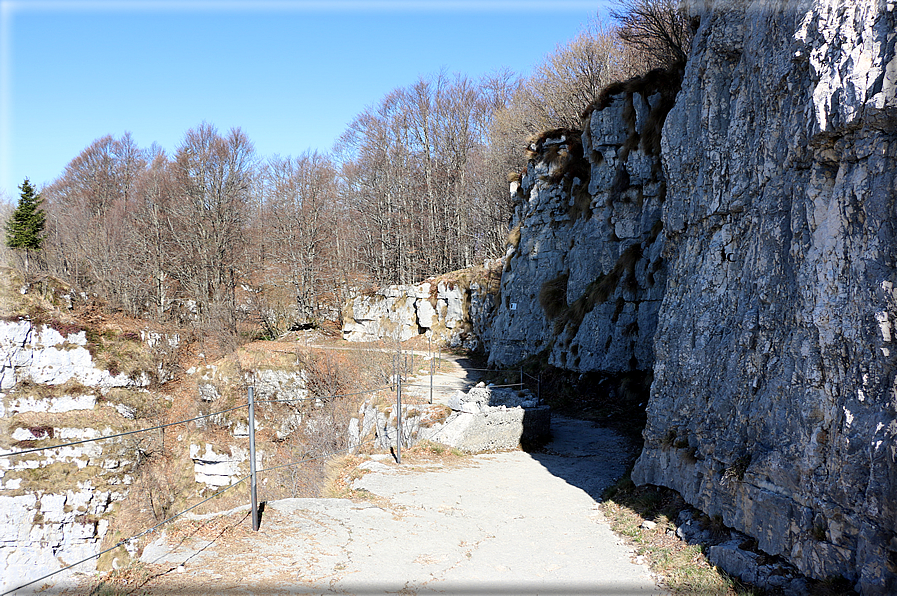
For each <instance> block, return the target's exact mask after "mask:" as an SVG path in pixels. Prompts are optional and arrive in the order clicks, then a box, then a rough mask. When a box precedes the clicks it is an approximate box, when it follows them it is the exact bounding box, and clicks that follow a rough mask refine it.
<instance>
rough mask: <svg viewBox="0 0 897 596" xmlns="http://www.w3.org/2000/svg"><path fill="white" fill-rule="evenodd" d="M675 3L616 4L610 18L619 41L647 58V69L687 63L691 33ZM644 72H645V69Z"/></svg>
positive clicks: (638, 0) (624, 0) (634, 0)
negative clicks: (616, 30)
mask: <svg viewBox="0 0 897 596" xmlns="http://www.w3.org/2000/svg"><path fill="white" fill-rule="evenodd" d="M680 4H681V2H680V1H679V0H618V8H616V9H615V10H612V11H611V13H610V14H611V17H612V18H614V19H616V21H617V22H618V23H619V25H620V29H619V35H620V38H621V39H622V40H623V41H624V42H626V43H627V44H628V45H629V46H631V47H634V48H635V49H636V50H638V51H640V52H642V53H643V54H644V55H645V56H647V58H648V61H649V66H650V68H676V67H678V66H680V65H682V64H685V61H686V60H687V59H688V52H689V50H690V49H691V41H692V38H693V37H694V30H693V28H692V22H691V19H690V18H689V16H688V15H687V14H686V13H685V11H684V10H683V9H682V8H681V6H680ZM646 70H647V69H646Z"/></svg>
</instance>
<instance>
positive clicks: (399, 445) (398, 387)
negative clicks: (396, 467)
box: [396, 374, 402, 464]
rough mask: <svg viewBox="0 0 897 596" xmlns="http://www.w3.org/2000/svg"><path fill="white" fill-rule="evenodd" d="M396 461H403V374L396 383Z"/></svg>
mask: <svg viewBox="0 0 897 596" xmlns="http://www.w3.org/2000/svg"><path fill="white" fill-rule="evenodd" d="M396 463H397V464H401V463H402V375H401V374H400V375H399V379H398V382H397V384H396Z"/></svg>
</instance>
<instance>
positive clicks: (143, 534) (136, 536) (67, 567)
mask: <svg viewBox="0 0 897 596" xmlns="http://www.w3.org/2000/svg"><path fill="white" fill-rule="evenodd" d="M248 478H249V475H248V474H247V475H246V476H243V477H242V478H240V479H239V480H237V481H236V482H234V483H233V484H230V485H228V486H226V487H224V488H223V489H221V490H219V491H218V492H216V493H215V494H214V495H212V496H210V497H207V498H205V499H203V500H202V501H200V502H199V503H196V504H195V505H192V506H190V507H188V508H187V509H184V510H183V511H181V512H180V513H176V514H175V515H172V516H171V517H169V518H168V519H165V520H162V521H160V522H159V523H157V524H156V525H155V526H153V527H151V528H148V529H146V530H144V531H143V532H140V533H139V534H134V535H133V536H130V537H128V538H125V539H124V540H119V541H118V542H116V543H115V545H114V546H110V547H109V548H107V549H105V550H102V551H100V552H98V553H95V554H92V555H90V556H89V557H85V558H83V559H81V560H80V561H78V562H77V563H72V564H71V565H68V566H66V567H63V568H61V569H57V570H56V571H53V572H51V573H48V574H46V575H44V576H42V577H38V578H37V579H33V580H31V581H29V582H28V583H25V584H22V585H20V586H18V587H16V588H13V589H12V590H8V591H6V592H3V594H0V596H6V595H7V594H12V593H13V592H16V591H18V590H21V589H22V588H27V587H28V586H30V585H32V584H36V583H37V582H39V581H43V580H45V579H49V578H51V577H53V576H54V575H57V574H59V573H62V572H63V571H68V570H69V569H72V568H73V567H77V566H78V565H81V564H82V563H86V562H87V561H90V560H92V559H97V558H99V557H102V556H103V555H105V554H106V553H108V552H111V551H113V550H115V549H117V548H118V547H120V546H122V545H125V544H127V543H129V542H131V541H132V540H136V539H138V538H142V537H143V536H146V535H147V534H152V533H153V532H155V531H156V530H158V529H159V528H160V527H162V526H164V525H165V524H167V523H170V522H172V521H174V520H176V519H177V518H179V517H180V516H182V515H184V514H185V513H187V512H189V511H192V510H193V509H196V508H197V507H199V506H200V505H202V504H204V503H207V502H208V501H211V500H212V499H214V498H215V497H217V496H218V495H220V494H222V493H224V492H227V491H229V490H230V489H232V488H234V487H235V486H237V485H239V484H242V483H243V482H245V481H246V480H247V479H248Z"/></svg>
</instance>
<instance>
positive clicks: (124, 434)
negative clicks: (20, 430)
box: [0, 404, 249, 457]
mask: <svg viewBox="0 0 897 596" xmlns="http://www.w3.org/2000/svg"><path fill="white" fill-rule="evenodd" d="M247 405H249V404H242V405H239V406H234V407H233V408H228V409H226V410H221V411H219V412H212V413H211V414H203V415H201V416H196V417H194V418H188V419H187V420H178V421H177V422H166V423H165V424H158V425H156V426H150V427H148V428H137V429H134V430H129V431H125V432H121V433H116V434H114V435H102V436H99V437H92V438H90V439H80V440H78V441H70V442H68V443H60V444H58V445H46V446H44V447H32V448H30V449H22V450H21V451H11V452H8V453H0V457H12V456H14V455H24V454H26V453H35V452H37V451H46V450H48V449H60V448H62V447H73V446H75V445H83V444H84V443H94V442H96V441H105V440H107V439H118V438H121V437H127V436H128V435H136V434H139V433H146V432H150V431H154V430H159V429H163V428H168V427H169V426H177V425H179V424H187V423H188V422H195V421H196V420H202V419H204V418H211V417H213V416H220V415H221V414H226V413H228V412H233V411H234V410H239V409H242V408H245V407H246V406H247Z"/></svg>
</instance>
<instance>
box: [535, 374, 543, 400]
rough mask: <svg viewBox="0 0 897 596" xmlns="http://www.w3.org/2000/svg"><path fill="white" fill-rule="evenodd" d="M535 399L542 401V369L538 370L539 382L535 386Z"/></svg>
mask: <svg viewBox="0 0 897 596" xmlns="http://www.w3.org/2000/svg"><path fill="white" fill-rule="evenodd" d="M536 399H538V400H539V403H540V404H541V403H542V371H541V370H540V371H539V384H538V385H537V386H536Z"/></svg>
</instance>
